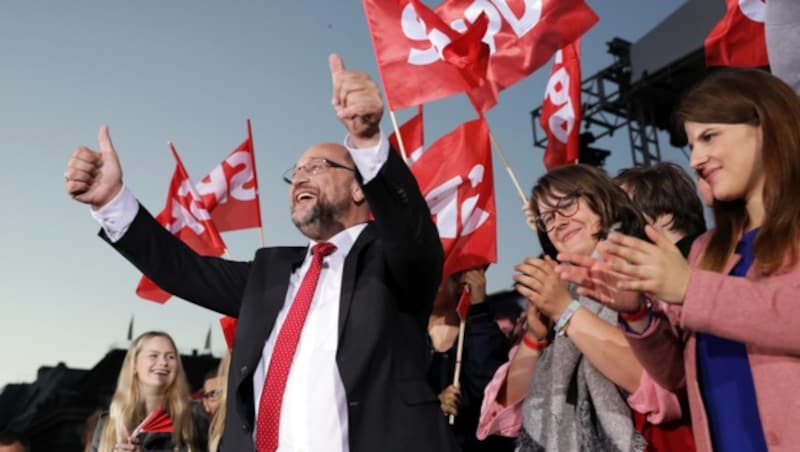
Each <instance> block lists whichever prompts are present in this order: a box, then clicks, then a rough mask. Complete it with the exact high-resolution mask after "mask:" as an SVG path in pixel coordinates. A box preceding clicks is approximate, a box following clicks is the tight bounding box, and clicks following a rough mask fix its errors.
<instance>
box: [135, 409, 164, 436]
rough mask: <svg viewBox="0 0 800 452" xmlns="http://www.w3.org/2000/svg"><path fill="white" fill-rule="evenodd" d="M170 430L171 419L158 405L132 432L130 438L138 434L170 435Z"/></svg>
mask: <svg viewBox="0 0 800 452" xmlns="http://www.w3.org/2000/svg"><path fill="white" fill-rule="evenodd" d="M172 428H173V426H172V418H171V417H170V416H169V413H167V411H166V410H165V409H164V407H162V406H161V405H159V406H158V407H157V408H156V409H155V410H153V411H151V412H150V414H148V415H147V417H146V418H144V420H143V421H142V423H141V424H139V426H137V427H136V428H135V429H134V430H133V433H131V437H136V436H138V435H139V434H140V433H172Z"/></svg>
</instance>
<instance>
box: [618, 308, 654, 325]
mask: <svg viewBox="0 0 800 452" xmlns="http://www.w3.org/2000/svg"><path fill="white" fill-rule="evenodd" d="M647 312H648V310H647V303H642V304H641V306H640V307H639V310H638V311H636V312H620V313H619V318H621V319H622V320H624V321H626V322H635V321H637V320H641V319H643V318H645V317H647Z"/></svg>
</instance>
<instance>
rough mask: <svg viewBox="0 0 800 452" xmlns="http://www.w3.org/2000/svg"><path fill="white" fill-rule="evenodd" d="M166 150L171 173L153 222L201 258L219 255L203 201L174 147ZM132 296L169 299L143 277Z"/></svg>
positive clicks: (222, 246) (218, 239)
mask: <svg viewBox="0 0 800 452" xmlns="http://www.w3.org/2000/svg"><path fill="white" fill-rule="evenodd" d="M169 147H170V150H172V155H173V157H175V172H174V173H173V174H172V181H171V182H170V185H169V192H168V193H167V202H166V205H165V206H164V210H162V211H161V213H159V214H158V216H156V221H158V222H159V223H160V224H161V225H162V226H164V227H165V228H166V229H167V230H168V231H170V232H171V233H172V234H173V235H175V236H176V237H178V238H179V239H181V240H182V241H183V242H184V243H186V244H187V245H189V248H191V249H193V250H195V251H196V252H198V253H200V254H202V255H205V256H221V255H222V254H223V253H224V252H225V244H224V243H223V241H222V238H221V237H220V236H219V232H217V228H216V226H215V225H214V222H213V221H212V220H211V216H210V215H209V213H208V210H206V207H205V204H204V203H203V199H202V198H201V197H200V194H199V193H198V192H197V191H196V190H195V188H194V185H193V184H192V181H191V180H190V179H189V175H188V174H187V172H186V169H185V168H184V167H183V163H181V159H180V157H178V152H177V151H176V150H175V146H173V145H172V143H170V144H169ZM136 295H139V296H140V297H142V298H144V299H147V300H151V301H155V302H158V303H165V302H166V301H167V300H169V298H170V297H171V295H170V294H169V293H167V292H165V291H163V290H161V289H160V288H159V287H158V286H157V285H156V284H155V283H154V282H153V281H151V280H150V279H148V278H147V277H145V276H142V279H141V280H140V281H139V286H138V287H136Z"/></svg>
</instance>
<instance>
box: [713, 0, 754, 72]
mask: <svg viewBox="0 0 800 452" xmlns="http://www.w3.org/2000/svg"><path fill="white" fill-rule="evenodd" d="M725 2H726V4H727V11H726V12H725V16H723V17H722V19H721V20H720V21H719V22H718V23H717V25H715V26H714V28H713V29H712V30H711V32H710V33H709V34H708V36H707V37H706V41H705V53H706V67H712V66H738V67H761V66H767V65H769V59H768V58H767V39H766V35H765V32H764V17H765V16H766V8H767V7H766V3H765V1H764V0H726V1H725Z"/></svg>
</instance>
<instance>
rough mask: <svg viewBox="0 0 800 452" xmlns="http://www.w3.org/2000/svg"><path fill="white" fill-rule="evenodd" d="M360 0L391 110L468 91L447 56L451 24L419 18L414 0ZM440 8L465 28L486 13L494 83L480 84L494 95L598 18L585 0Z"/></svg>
mask: <svg viewBox="0 0 800 452" xmlns="http://www.w3.org/2000/svg"><path fill="white" fill-rule="evenodd" d="M362 2H363V5H364V11H365V13H366V16H367V24H368V25H369V29H370V35H371V37H372V43H373V47H374V48H375V56H376V60H377V62H378V68H379V70H380V73H381V78H382V80H383V84H384V88H385V89H386V99H387V103H388V104H389V108H390V109H391V110H398V109H401V108H406V107H410V106H413V105H419V104H422V103H425V102H429V101H432V100H436V99H440V98H443V97H447V96H451V95H453V94H458V93H460V92H462V91H464V87H465V82H464V76H463V73H462V72H461V71H460V70H459V68H458V67H456V66H454V65H453V62H452V61H451V62H450V63H448V62H447V61H445V56H444V53H445V52H444V50H445V49H446V48H447V46H448V45H449V44H450V43H451V42H452V40H453V39H452V38H451V37H450V36H449V33H448V32H444V31H442V30H437V29H436V27H433V26H431V24H426V23H425V22H424V21H423V20H420V18H419V16H418V15H417V11H416V10H415V9H414V5H413V4H411V0H362ZM436 12H437V14H438V16H439V18H441V20H442V21H444V23H445V24H448V25H449V26H450V27H451V28H452V29H453V30H456V31H458V32H459V33H461V32H464V31H467V30H468V23H472V22H475V21H476V20H477V18H478V17H480V15H481V13H484V14H486V17H487V19H488V26H487V29H486V32H485V33H484V35H483V42H484V43H486V44H487V45H488V46H489V52H490V58H489V61H488V67H487V69H486V85H488V86H487V87H482V88H481V90H480V91H484V90H488V92H490V93H492V95H493V97H495V98H496V97H497V93H498V92H499V91H501V90H503V89H505V88H507V87H509V86H511V85H513V84H514V83H516V82H518V81H520V80H522V79H523V78H525V77H526V76H528V75H529V74H530V73H531V72H533V71H534V70H536V69H538V68H539V67H541V66H542V65H543V64H545V63H546V62H547V61H548V60H549V59H550V57H551V56H552V55H553V54H554V53H555V52H556V51H557V50H559V49H561V48H562V47H564V46H566V45H567V44H569V43H570V42H573V41H574V40H575V39H577V38H579V37H580V36H582V35H583V34H584V33H585V32H586V31H587V30H588V29H589V28H591V27H592V25H594V24H595V23H596V22H597V16H596V15H595V14H594V12H593V11H592V10H591V8H589V6H588V5H586V3H585V1H584V0H491V1H482V2H477V1H475V0H449V1H446V2H444V3H442V4H441V5H440V6H439V7H438V8H437V9H436ZM429 29H430V31H429ZM451 60H452V58H451ZM478 61H480V60H478Z"/></svg>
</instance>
